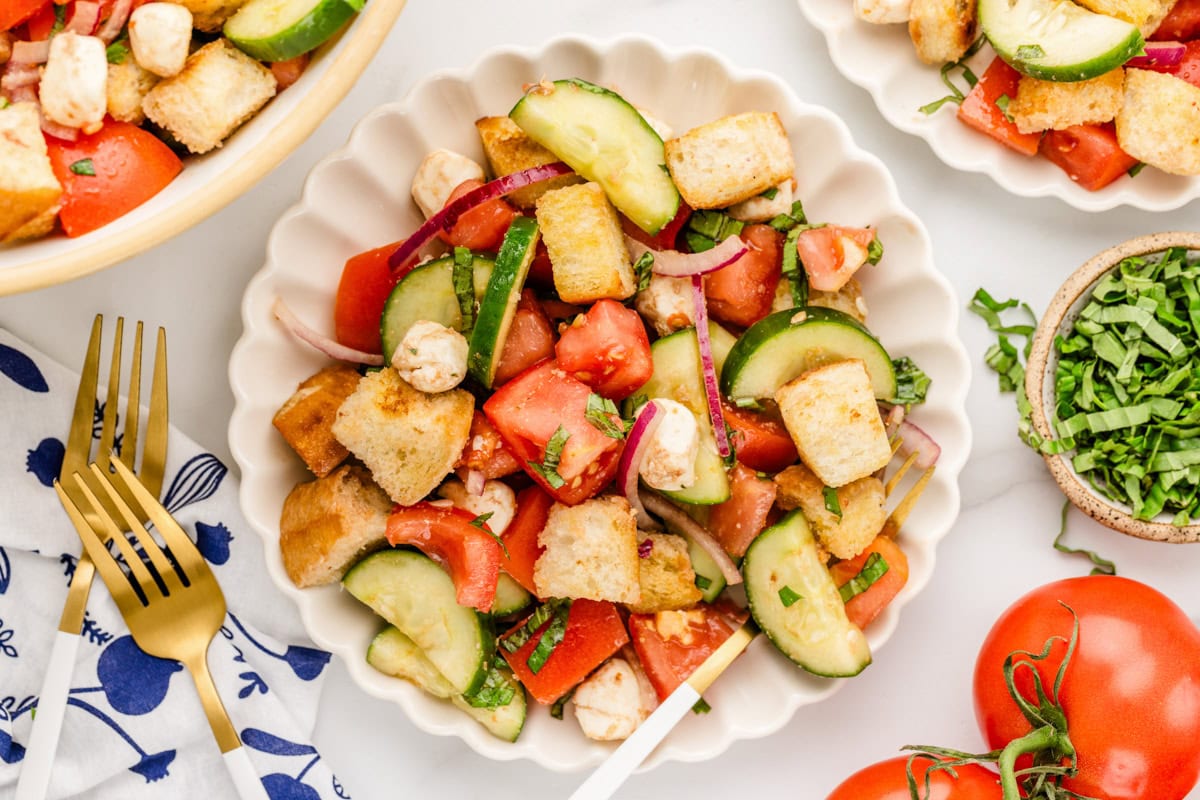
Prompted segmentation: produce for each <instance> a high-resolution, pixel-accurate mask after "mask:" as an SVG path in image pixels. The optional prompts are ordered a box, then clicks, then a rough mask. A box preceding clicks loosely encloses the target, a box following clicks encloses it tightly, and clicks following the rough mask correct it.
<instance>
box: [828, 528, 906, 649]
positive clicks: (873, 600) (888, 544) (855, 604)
mask: <svg viewBox="0 0 1200 800" xmlns="http://www.w3.org/2000/svg"><path fill="white" fill-rule="evenodd" d="M872 553H878V554H879V556H880V558H882V559H883V560H884V563H886V564H887V565H888V570H887V572H885V573H883V577H881V578H879V579H878V580H876V581H875V582H874V583H872V584H871V585H870V587H869V588H868V589H867V590H866V591H865V592H862V593H860V594H856V595H854V597H851V598H850V599H849V600H847V601H846V616H847V617H848V618H849V620H850V621H851V622H853V623H854V624H855V625H857V626H858V627H860V628H865V627H867V626H868V625H870V624H871V621H872V620H874V619H875V618H876V617H877V616H879V614H880V612H882V611H883V609H885V608H887V605H888V603H890V602H892V600H894V599H895V597H896V595H898V594H900V590H901V589H903V588H904V584H906V583H908V557H907V556H905V555H904V551H903V550H901V549H900V545H898V544H896V543H895V542H894V541H892V540H891V539H889V538H888V537H887V536H884V535H882V534H881V535H879V536H876V537H875V539H874V541H872V542H871V543H870V544H869V545H867V547H866V548H865V549H864V550H863V551H862V552H861V553H859V554H858V555H857V556H855V557H854V558H851V559H847V560H846V561H839V562H837V563H836V564H834V565H833V566H831V567H830V568H829V574H831V575H832V576H833V582H834V583H836V584H837V585H838V586H844V585H845V584H847V583H849V582H850V581H851V580H853V578H854V576H855V575H857V574H858V573H860V572H862V570H863V567H865V566H866V564H867V559H868V558H870V556H871V554H872Z"/></svg>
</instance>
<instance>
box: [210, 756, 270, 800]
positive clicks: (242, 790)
mask: <svg viewBox="0 0 1200 800" xmlns="http://www.w3.org/2000/svg"><path fill="white" fill-rule="evenodd" d="M221 757H222V758H223V759H224V760H225V768H226V769H228V770H229V777H231V778H233V785H234V786H236V787H237V790H238V797H240V798H242V800H270V798H269V797H267V790H266V789H264V788H263V785H262V779H260V778H259V777H258V773H257V772H255V771H254V765H253V764H251V763H250V756H249V755H247V754H246V748H244V747H235V748H234V749H232V750H230V751H229V752H227V753H222V754H221Z"/></svg>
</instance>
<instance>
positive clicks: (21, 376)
mask: <svg viewBox="0 0 1200 800" xmlns="http://www.w3.org/2000/svg"><path fill="white" fill-rule="evenodd" d="M83 345H84V343H83V342H81V343H80V354H81V357H82V353H83ZM77 381H78V376H77V375H76V374H75V373H73V372H71V371H69V370H67V369H66V368H64V367H63V366H61V365H59V364H57V363H55V362H53V361H51V360H50V359H49V358H47V357H46V356H43V355H42V354H41V353H38V352H37V351H36V350H34V349H33V348H31V347H29V346H28V345H26V344H24V343H23V342H21V341H20V340H18V339H17V338H16V337H14V336H13V335H12V334H10V333H8V332H7V331H4V330H3V329H0V798H3V797H11V796H12V794H13V793H14V791H15V786H16V782H17V775H18V773H19V771H20V769H21V761H22V759H23V757H24V754H25V748H24V746H23V744H24V743H25V742H27V741H28V740H29V732H30V727H31V718H32V717H33V710H34V708H35V707H36V705H37V694H38V692H39V691H40V689H41V684H42V676H43V674H44V672H45V668H46V663H47V660H48V659H49V655H50V648H51V645H52V643H53V640H54V633H55V630H56V629H57V627H58V621H59V615H60V614H61V612H62V606H63V601H64V600H65V598H66V592H67V583H68V581H69V580H70V576H71V574H72V571H73V570H74V567H75V562H76V558H77V557H78V554H79V552H80V550H81V547H80V543H79V539H78V537H77V535H76V533H75V529H74V528H73V527H72V526H71V523H70V522H69V521H68V519H67V517H66V514H65V513H64V512H63V510H62V507H61V506H60V505H59V502H58V497H57V495H56V494H55V492H54V489H53V488H52V486H53V481H54V478H55V477H56V476H57V475H58V472H59V467H60V466H61V463H62V457H63V450H64V444H65V439H66V434H67V429H68V425H69V423H70V417H71V409H72V406H73V403H74V397H75V390H76V386H77ZM101 391H103V380H102V382H101ZM175 402H176V403H179V402H180V399H179V398H175ZM102 413H103V410H102V408H101V406H100V404H99V403H98V404H97V407H96V411H95V414H96V417H95V419H96V423H95V428H94V431H93V435H94V436H96V437H99V432H100V419H101V415H102ZM169 441H170V444H169V446H168V461H167V471H166V479H165V481H164V483H163V485H164V486H165V487H166V491H165V494H164V498H163V502H164V504H165V505H166V507H167V508H168V509H169V510H170V511H171V512H172V513H173V514H174V515H175V517H176V519H178V520H179V523H180V524H181V525H182V526H183V528H184V530H186V531H188V532H189V533H190V534H191V535H192V536H193V537H194V538H195V541H196V544H197V546H198V547H199V548H200V551H201V552H202V553H203V554H204V556H205V558H207V559H208V561H209V563H210V564H211V565H212V568H213V572H214V573H215V574H216V576H217V580H218V581H220V583H221V587H222V588H223V589H224V591H225V599H226V601H227V604H228V608H229V614H228V616H227V617H226V620H225V626H224V627H223V628H222V629H221V632H220V634H219V635H218V636H217V637H216V639H215V640H214V642H213V644H212V647H211V648H210V649H209V653H208V662H209V665H210V667H211V669H212V673H213V678H214V680H215V681H216V684H217V689H218V690H219V691H220V694H221V697H222V699H223V700H224V702H225V707H226V708H227V709H228V711H229V714H230V716H231V717H232V719H233V723H234V726H235V727H236V728H237V731H238V733H239V734H240V736H241V738H242V742H243V743H244V744H245V746H246V748H247V749H248V751H249V755H250V759H251V761H252V762H253V764H254V766H255V768H256V769H257V770H258V773H259V775H261V776H262V779H263V784H264V785H265V787H266V789H267V793H268V794H269V795H270V797H271V798H272V800H331V799H332V798H347V797H348V796H349V794H348V792H346V790H345V789H343V788H342V786H341V785H340V784H339V783H338V782H337V780H336V779H335V778H334V776H333V775H332V773H331V772H330V771H329V769H328V767H327V766H326V765H325V763H324V762H323V761H322V760H321V757H320V755H319V754H318V753H317V751H316V749H315V748H314V747H313V746H312V744H311V743H310V742H309V739H310V735H311V733H312V730H313V726H314V724H315V719H316V712H317V702H318V699H319V697H320V692H321V683H322V678H323V676H324V674H325V671H326V666H327V664H328V663H329V654H328V653H326V652H323V651H321V650H317V649H315V648H313V647H311V646H310V645H309V644H307V639H306V637H305V635H304V632H303V629H302V627H301V625H300V620H299V616H298V615H297V613H296V610H295V609H294V608H293V607H292V606H291V604H290V603H289V602H288V601H287V600H286V598H284V597H283V596H282V595H281V594H280V593H279V592H278V591H276V590H275V589H274V587H273V586H272V585H271V583H270V580H269V579H268V578H267V574H266V570H265V568H264V565H263V555H262V544H261V541H260V540H259V538H258V537H257V536H256V535H255V533H254V532H253V531H252V530H250V528H249V526H248V525H247V524H246V522H245V521H244V520H243V519H242V516H241V513H240V511H239V510H238V502H237V486H236V484H235V482H234V481H233V480H232V479H231V478H230V477H229V475H228V468H227V467H226V466H225V464H223V463H221V461H220V460H218V459H217V457H216V456H214V455H212V454H211V453H206V452H204V450H203V449H201V448H200V447H199V446H198V445H197V444H196V443H195V442H192V441H191V440H189V439H187V438H186V437H185V436H183V435H182V434H180V433H179V432H178V431H177V430H175V429H172V430H171V435H170V440H169ZM71 687H72V688H71V693H70V698H69V700H68V705H67V713H66V718H65V720H64V722H63V732H62V739H61V740H60V742H59V748H58V756H57V758H56V760H55V767H54V776H53V779H52V780H51V784H50V797H52V798H75V797H80V798H82V797H86V798H90V799H93V800H101V799H105V798H114V799H115V798H120V800H139V798H163V797H170V798H178V799H179V800H188V798H203V800H213V799H214V798H233V797H236V791H235V789H234V787H233V783H232V782H231V781H230V779H229V777H228V775H227V774H226V772H225V769H224V768H223V766H222V764H221V756H220V752H219V750H218V749H217V745H216V742H215V740H214V739H213V736H212V733H211V732H210V730H209V727H208V723H207V722H206V721H205V716H204V713H203V711H202V709H201V707H200V701H199V699H198V697H197V695H196V690H195V687H194V686H193V684H192V680H191V677H190V676H189V674H188V673H187V671H186V670H185V669H184V668H183V667H182V666H181V665H180V664H178V663H176V662H174V661H165V660H162V659H158V658H154V657H152V656H148V655H146V654H144V653H143V652H142V651H141V650H139V649H138V647H137V645H136V644H134V642H133V639H132V638H130V636H129V632H128V629H127V628H126V627H125V625H124V623H123V621H122V620H121V616H120V614H119V612H118V611H117V609H116V606H115V605H114V604H113V602H112V599H111V597H109V594H108V592H107V590H106V589H105V587H104V585H103V583H102V582H101V581H100V580H99V579H97V580H96V582H95V583H94V584H93V586H92V594H91V599H90V600H89V602H88V612H87V618H86V621H85V623H84V635H83V640H82V641H81V643H80V649H79V658H78V660H77V662H76V665H75V671H74V676H73V679H72V681H71Z"/></svg>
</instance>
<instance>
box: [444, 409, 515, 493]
mask: <svg viewBox="0 0 1200 800" xmlns="http://www.w3.org/2000/svg"><path fill="white" fill-rule="evenodd" d="M469 471H475V472H479V473H481V474H482V475H483V477H484V478H485V479H487V480H493V479H495V478H503V477H504V476H505V475H512V474H513V473H514V472H520V471H521V462H520V461H518V460H517V455H516V453H514V452H513V451H512V448H511V447H509V446H508V444H507V443H506V442H505V441H504V439H503V438H502V437H501V436H500V432H499V431H497V430H496V426H495V425H493V424H492V423H491V421H490V420H488V418H487V417H486V416H484V414H483V412H482V411H480V410H479V409H475V412H474V414H473V416H472V417H471V430H470V433H469V434H468V435H467V445H466V447H464V448H463V451H462V455H461V456H459V458H458V465H457V466H456V467H455V472H456V473H457V475H458V477H460V478H462V479H463V480H466V479H467V472H469Z"/></svg>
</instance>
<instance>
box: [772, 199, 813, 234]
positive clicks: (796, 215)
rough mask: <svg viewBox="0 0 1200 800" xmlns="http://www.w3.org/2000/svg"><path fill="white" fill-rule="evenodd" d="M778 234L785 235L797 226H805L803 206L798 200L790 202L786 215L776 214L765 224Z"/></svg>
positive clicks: (806, 218) (806, 219) (806, 222)
mask: <svg viewBox="0 0 1200 800" xmlns="http://www.w3.org/2000/svg"><path fill="white" fill-rule="evenodd" d="M767 224H768V225H770V226H771V227H772V228H774V229H775V230H777V231H779V232H780V233H787V232H788V231H790V230H792V228H795V227H796V226H797V225H807V224H808V217H807V216H805V214H804V204H803V203H801V202H800V201H799V200H795V201H793V202H792V207H791V209H790V210H789V211H788V212H787V213H786V214H777V215H775V216H774V217H772V218H771V220H770V221H769V222H768V223H767Z"/></svg>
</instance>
